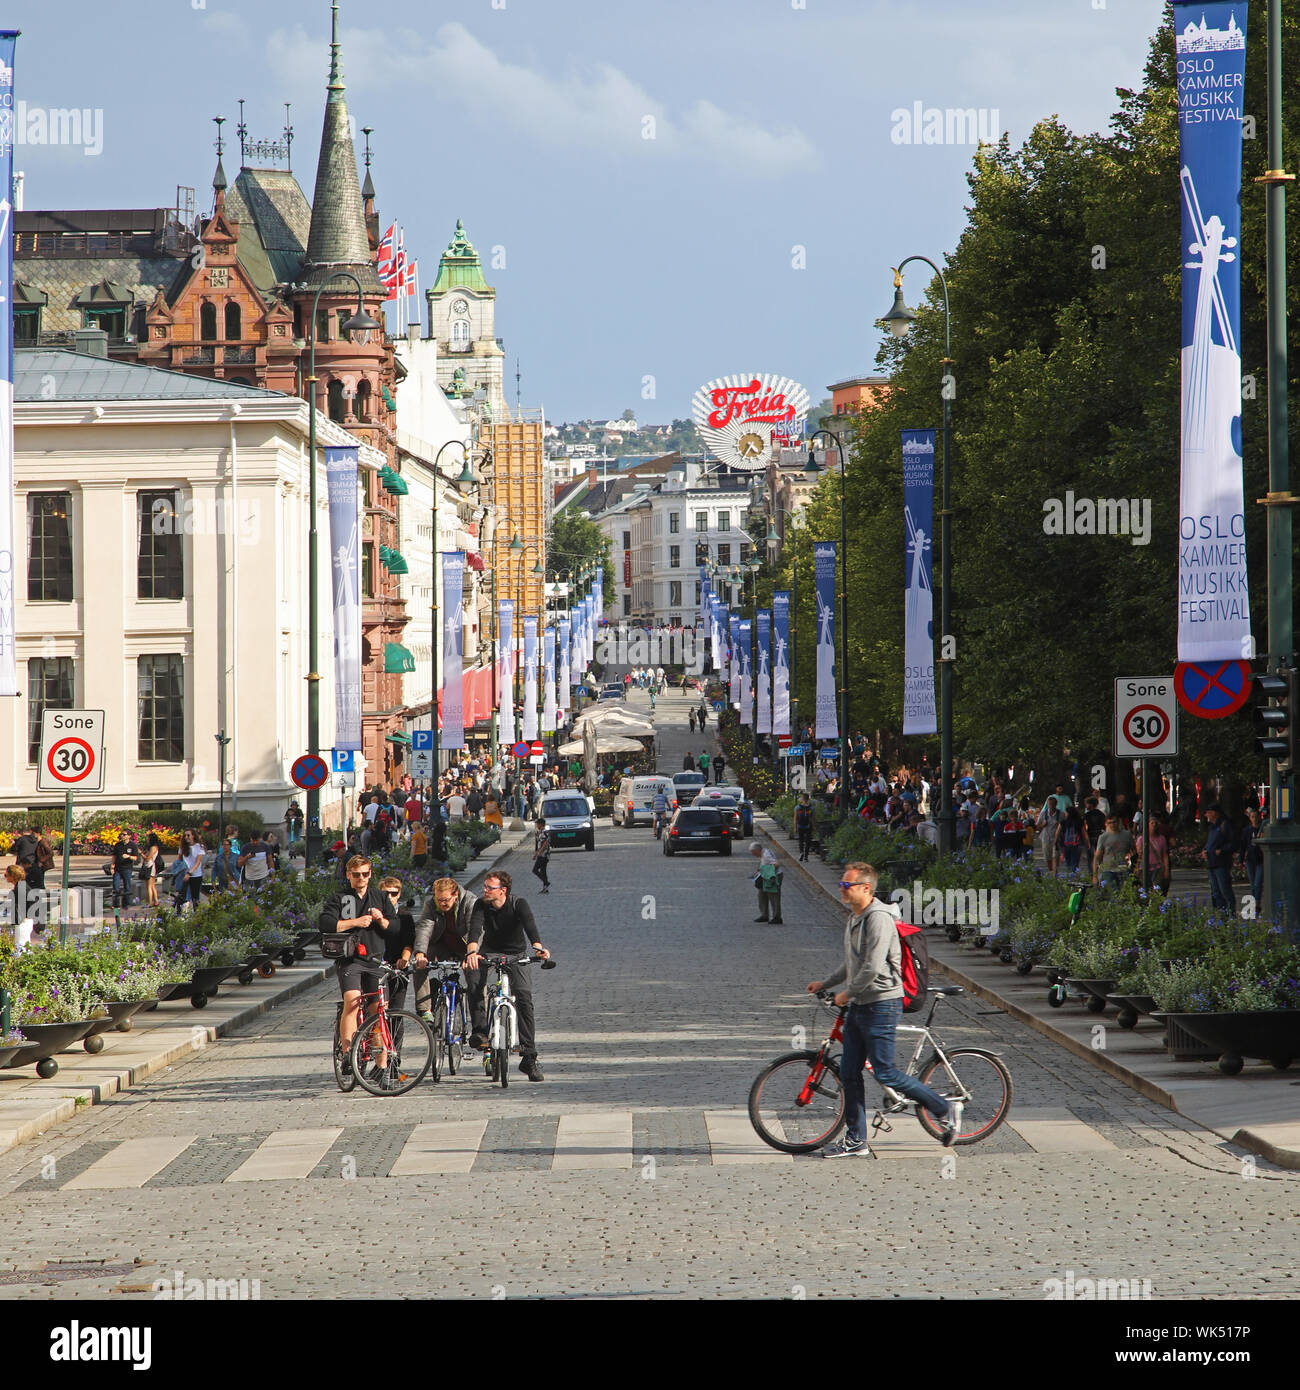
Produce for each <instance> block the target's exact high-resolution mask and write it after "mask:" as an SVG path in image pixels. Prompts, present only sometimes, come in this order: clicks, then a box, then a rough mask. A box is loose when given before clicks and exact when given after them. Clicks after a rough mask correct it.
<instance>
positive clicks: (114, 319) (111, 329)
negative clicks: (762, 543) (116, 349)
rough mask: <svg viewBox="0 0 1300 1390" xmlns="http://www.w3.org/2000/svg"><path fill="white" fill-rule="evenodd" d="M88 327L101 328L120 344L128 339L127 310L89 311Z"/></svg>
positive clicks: (87, 312)
mask: <svg viewBox="0 0 1300 1390" xmlns="http://www.w3.org/2000/svg"><path fill="white" fill-rule="evenodd" d="M86 327H87V328H101V329H103V331H104V332H105V333H107V334H108V336H109V337H110V338H113V339H116V340H117V341H118V342H121V340H122V339H123V338H124V337H126V310H125V309H87V310H86Z"/></svg>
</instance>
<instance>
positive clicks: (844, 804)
mask: <svg viewBox="0 0 1300 1390" xmlns="http://www.w3.org/2000/svg"><path fill="white" fill-rule="evenodd" d="M823 434H824V435H825V436H826V438H827V439H831V440H834V442H835V449H836V452H837V453H838V454H839V456H840V795H839V802H840V811H841V813H842V815H847V814H848V809H849V532H848V523H847V521H846V518H845V511H844V487H845V483H846V481H847V479H846V476H845V474H846V470H845V467H844V441H843V440H842V439H841V438H840V436H839V435H838V434H836V433H835V431H834V430H828V429H820V430H815V431H814V432H813V434H812V435H811V436H810V437H809V440H808V466H807V468H806V469H805V470H804V471H805V472H808V473H819V472H820V471H821V469H820V468H819V466H818V463H817V459H816V457H815V455H814V454H813V444H814V442H815V441H816V439H817V437H818V436H819V435H823Z"/></svg>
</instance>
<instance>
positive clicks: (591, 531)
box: [546, 509, 614, 594]
mask: <svg viewBox="0 0 1300 1390" xmlns="http://www.w3.org/2000/svg"><path fill="white" fill-rule="evenodd" d="M597 563H599V564H600V565H601V567H602V570H603V573H604V576H605V592H606V593H607V594H612V593H613V592H614V564H613V561H612V560H611V559H610V555H609V538H608V537H607V536H606V535H605V534H604V533H603V532H602V531H601V529H600V527H599V526H597V525H596V523H595V522H594V521H592V520H591V518H590V517H588V516H586V515H585V514H584V513H582V512H577V511H573V510H571V509H570V510H567V511H563V512H561V513H560V514H559V516H557V517H556V518H555V522H554V524H553V526H552V528H551V543H550V546H549V547H548V549H547V552H546V577H547V579H548V580H549V581H550V582H552V583H554V582H555V581H557V580H558V579H559V577H560V575H562V574H564V573H565V572H566V571H576V570H580V569H582V568H583V567H584V566H592V565H595V564H597Z"/></svg>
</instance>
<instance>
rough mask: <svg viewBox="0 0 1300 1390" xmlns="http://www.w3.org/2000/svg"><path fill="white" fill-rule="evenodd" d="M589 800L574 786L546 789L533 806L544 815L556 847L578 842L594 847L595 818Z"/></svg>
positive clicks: (563, 847)
mask: <svg viewBox="0 0 1300 1390" xmlns="http://www.w3.org/2000/svg"><path fill="white" fill-rule="evenodd" d="M591 805H592V803H591V801H590V799H589V798H588V797H586V796H585V795H584V794H583V793H582V792H580V791H578V790H577V789H576V788H569V789H568V790H561V791H551V792H547V793H546V794H545V795H544V796H543V797H542V799H541V802H540V803H539V805H538V807H537V814H538V815H539V816H544V817H545V818H546V829H547V830H548V831H549V833H550V836H551V844H552V845H554V846H555V848H556V849H565V848H567V847H572V846H574V845H581V846H582V847H583V848H584V849H595V848H596V821H595V818H594V816H593V815H592V811H591Z"/></svg>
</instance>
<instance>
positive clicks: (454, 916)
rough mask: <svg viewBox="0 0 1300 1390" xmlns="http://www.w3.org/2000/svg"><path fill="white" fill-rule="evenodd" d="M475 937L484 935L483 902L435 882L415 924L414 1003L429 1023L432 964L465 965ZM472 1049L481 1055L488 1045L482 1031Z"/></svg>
mask: <svg viewBox="0 0 1300 1390" xmlns="http://www.w3.org/2000/svg"><path fill="white" fill-rule="evenodd" d="M472 933H476V934H477V935H478V936H479V937H482V935H483V903H482V902H481V900H480V899H478V898H476V897H475V896H474V894H473V893H471V892H470V891H469V889H468V888H462V887H461V886H460V884H459V883H457V882H456V880H455V879H454V878H439V879H435V880H434V884H433V892H432V893H430V894H429V896H428V897H427V898H426V899H425V900H424V911H423V912H421V914H420V920H419V921H418V922H416V924H415V971H416V974H415V1001H416V1007H417V1008H418V1010H419V1012H420V1017H421V1018H422V1019H424V1021H425V1022H426V1023H432V1022H433V1013H432V1011H431V1009H430V1007H429V1005H430V1002H431V999H430V989H429V983H428V981H429V969H428V967H429V961H430V960H431V959H432V960H454V961H456V962H457V963H459V962H461V961H463V960H464V959H465V955H466V952H468V950H469V939H470V936H471V934H472ZM466 979H467V980H468V976H466ZM469 1045H470V1046H471V1047H473V1048H476V1049H478V1050H479V1051H481V1050H482V1049H483V1048H484V1047H485V1046H486V1045H487V1041H486V1039H485V1038H484V1036H483V1031H482V1030H481V1029H476V1030H475V1031H474V1033H472V1034H471V1036H470V1040H469Z"/></svg>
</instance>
